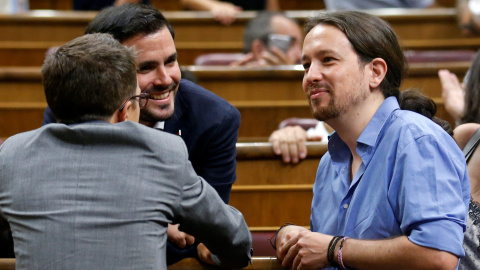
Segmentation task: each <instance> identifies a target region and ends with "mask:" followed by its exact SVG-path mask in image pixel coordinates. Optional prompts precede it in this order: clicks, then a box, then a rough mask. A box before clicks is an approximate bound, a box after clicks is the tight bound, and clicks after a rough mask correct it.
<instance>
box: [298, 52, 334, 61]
mask: <svg viewBox="0 0 480 270" xmlns="http://www.w3.org/2000/svg"><path fill="white" fill-rule="evenodd" d="M326 54H335V55H337V53H336V52H335V51H334V50H321V51H318V52H315V54H314V55H315V56H318V55H320V56H322V55H326ZM306 58H307V57H306V56H305V54H304V55H302V61H305V60H306Z"/></svg>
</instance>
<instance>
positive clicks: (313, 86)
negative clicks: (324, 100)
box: [307, 82, 332, 94]
mask: <svg viewBox="0 0 480 270" xmlns="http://www.w3.org/2000/svg"><path fill="white" fill-rule="evenodd" d="M318 88H321V89H326V90H327V91H328V92H331V91H332V87H331V86H330V84H328V83H325V82H316V83H311V84H309V85H308V86H307V90H308V94H310V92H311V91H312V90H313V89H318Z"/></svg>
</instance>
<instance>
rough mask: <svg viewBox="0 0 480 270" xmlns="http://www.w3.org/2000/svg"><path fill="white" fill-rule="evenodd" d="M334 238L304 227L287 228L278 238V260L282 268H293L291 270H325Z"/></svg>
mask: <svg viewBox="0 0 480 270" xmlns="http://www.w3.org/2000/svg"><path fill="white" fill-rule="evenodd" d="M284 230H285V231H284ZM332 237H333V236H329V235H325V234H321V233H315V232H311V231H309V230H307V229H305V228H303V227H298V226H287V227H285V228H283V229H282V230H281V231H280V232H279V236H277V256H278V259H279V260H281V261H282V266H284V267H287V266H291V269H321V268H325V267H327V266H328V265H329V263H328V260H327V249H328V244H329V243H330V241H331V240H332Z"/></svg>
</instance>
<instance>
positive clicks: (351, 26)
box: [305, 11, 406, 99]
mask: <svg viewBox="0 0 480 270" xmlns="http://www.w3.org/2000/svg"><path fill="white" fill-rule="evenodd" d="M319 24H325V25H330V26H333V27H336V28H338V29H339V30H340V31H342V32H343V33H344V34H345V36H346V37H347V38H348V40H349V41H350V43H351V44H352V47H353V49H354V50H355V52H356V53H357V55H358V56H359V58H360V61H361V62H363V63H364V64H366V63H368V62H370V61H372V60H373V59H375V58H382V59H383V60H385V62H386V63H387V74H386V75H385V78H384V79H383V81H382V83H381V84H380V89H381V90H382V93H383V95H384V97H385V98H387V97H389V96H395V97H397V99H398V95H399V92H400V84H401V83H402V79H403V77H404V74H405V72H406V61H405V56H404V55H403V51H402V48H401V47H400V44H399V42H398V38H397V35H396V34H395V32H394V31H393V30H392V28H391V27H390V25H389V24H388V23H387V22H385V21H384V20H382V19H380V18H378V17H376V16H374V15H371V14H368V13H364V12H360V11H335V12H327V11H324V12H319V13H318V14H317V15H316V16H314V17H312V18H310V19H309V20H308V22H307V24H306V26H305V33H307V34H308V32H310V30H312V29H313V28H314V27H315V26H317V25H319Z"/></svg>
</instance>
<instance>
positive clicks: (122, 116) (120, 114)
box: [116, 100, 132, 122]
mask: <svg viewBox="0 0 480 270" xmlns="http://www.w3.org/2000/svg"><path fill="white" fill-rule="evenodd" d="M131 106H132V101H130V100H129V101H127V103H126V104H125V107H123V110H121V111H120V110H117V112H116V114H117V122H123V121H127V120H128V111H129V109H130V107H131Z"/></svg>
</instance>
